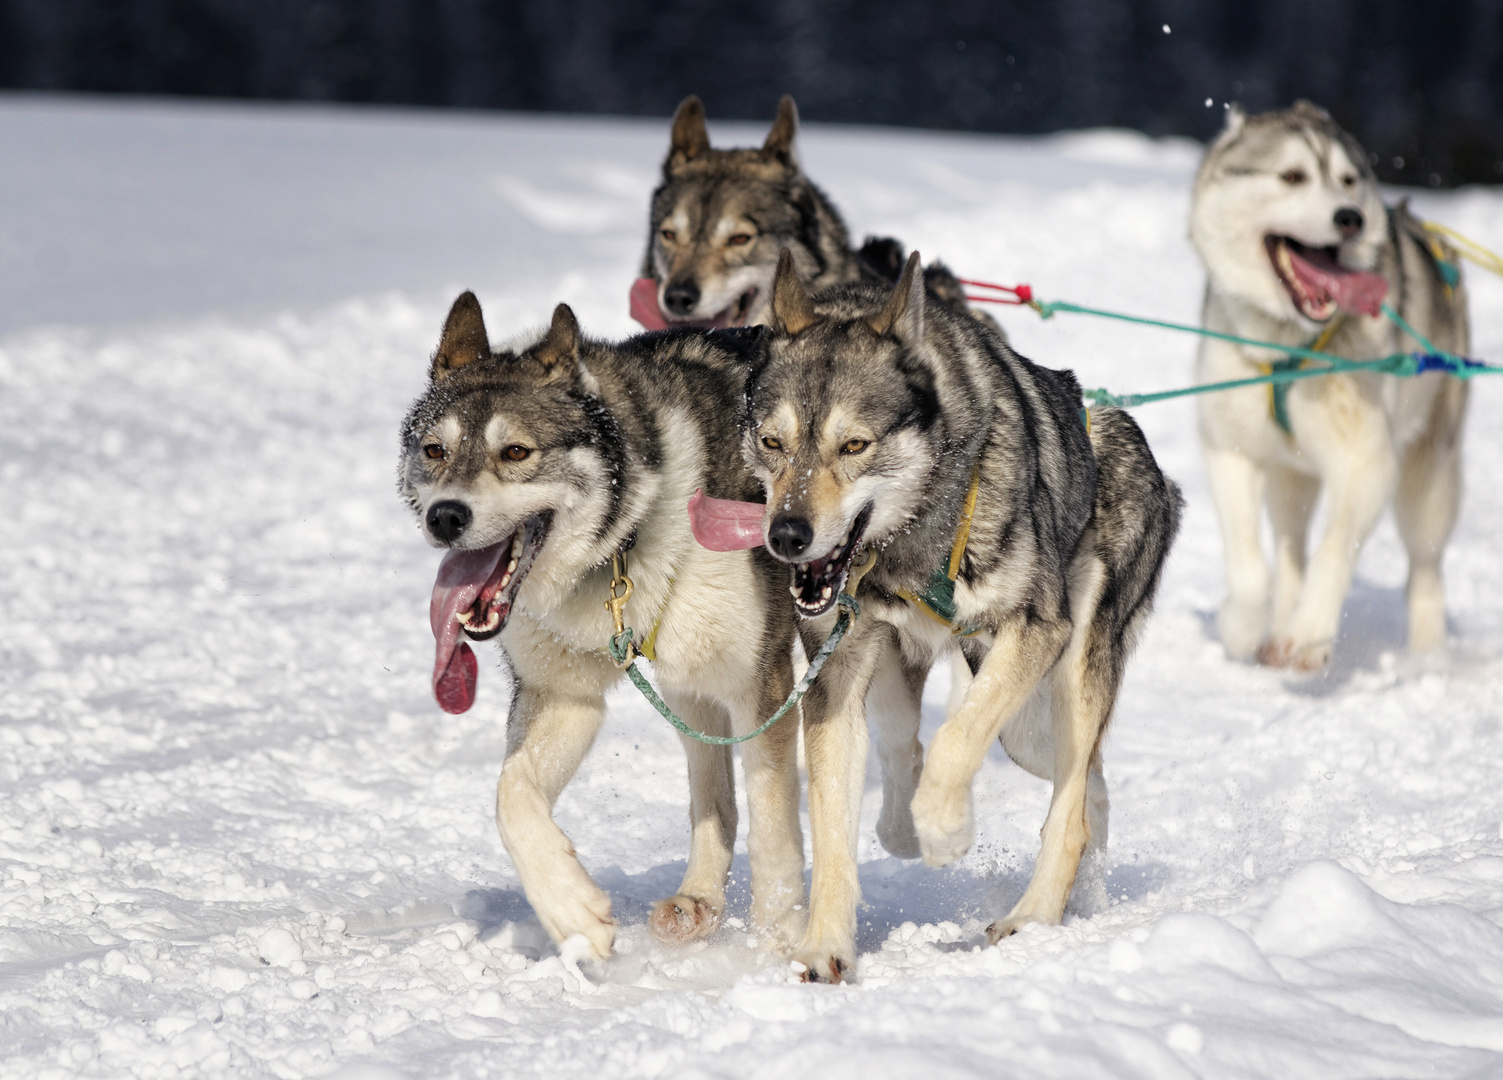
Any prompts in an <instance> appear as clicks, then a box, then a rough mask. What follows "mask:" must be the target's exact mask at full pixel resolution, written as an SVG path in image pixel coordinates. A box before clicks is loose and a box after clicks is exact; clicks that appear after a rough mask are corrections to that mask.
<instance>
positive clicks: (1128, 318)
mask: <svg viewBox="0 0 1503 1080" xmlns="http://www.w3.org/2000/svg"><path fill="white" fill-rule="evenodd" d="M1030 306H1031V307H1033V308H1034V309H1035V310H1037V311H1038V313H1039V314H1040V315H1041V316H1043V317H1044V318H1046V319H1050V318H1053V317H1054V313H1055V312H1057V311H1064V312H1070V313H1073V314H1076V315H1095V316H1097V317H1099V318H1102V319H1117V320H1120V321H1121V322H1130V323H1138V324H1139V325H1141V326H1158V327H1162V328H1163V329H1165V330H1178V331H1180V332H1182V333H1186V334H1198V335H1200V336H1201V337H1208V338H1216V339H1218V340H1220V341H1230V342H1231V343H1232V344H1234V345H1250V346H1252V347H1253V348H1255V349H1271V350H1272V351H1274V352H1277V353H1283V354H1284V355H1285V356H1298V357H1300V358H1301V359H1304V360H1324V361H1326V362H1327V363H1330V362H1332V361H1336V362H1339V363H1354V362H1355V361H1351V360H1347V361H1342V360H1341V357H1339V356H1332V355H1331V354H1330V353H1324V352H1316V351H1315V350H1314V349H1305V348H1301V347H1299V346H1297V345H1279V344H1276V343H1275V342H1272V341H1259V340H1257V339H1256V338H1245V337H1239V336H1238V335H1236V334H1223V333H1222V332H1221V331H1220V330H1207V329H1206V328H1205V327H1203V326H1190V325H1189V324H1188V323H1177V322H1168V321H1167V320H1165V319H1145V318H1143V317H1141V316H1138V315H1123V314H1121V313H1120V312H1116V311H1103V310H1102V309H1100V308H1089V307H1082V306H1081V305H1080V304H1072V303H1070V302H1069V301H1068V300H1052V301H1043V300H1037V301H1034V303H1033V304H1031V305H1030Z"/></svg>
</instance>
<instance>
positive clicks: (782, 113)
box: [762, 94, 798, 162]
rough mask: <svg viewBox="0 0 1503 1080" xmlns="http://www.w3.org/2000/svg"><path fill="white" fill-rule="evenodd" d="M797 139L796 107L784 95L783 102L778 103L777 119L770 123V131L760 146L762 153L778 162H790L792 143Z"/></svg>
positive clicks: (789, 97) (791, 99)
mask: <svg viewBox="0 0 1503 1080" xmlns="http://www.w3.org/2000/svg"><path fill="white" fill-rule="evenodd" d="M797 138H798V106H797V105H795V104H794V103H793V98H792V97H791V96H790V95H788V94H784V95H783V100H781V101H779V102H778V118H777V119H776V120H774V121H773V122H772V130H771V131H769V132H768V133H767V141H766V142H764V143H763V144H762V153H763V155H765V156H766V157H772V158H777V159H778V160H779V161H785V162H787V161H792V160H793V143H794V140H796V139H797Z"/></svg>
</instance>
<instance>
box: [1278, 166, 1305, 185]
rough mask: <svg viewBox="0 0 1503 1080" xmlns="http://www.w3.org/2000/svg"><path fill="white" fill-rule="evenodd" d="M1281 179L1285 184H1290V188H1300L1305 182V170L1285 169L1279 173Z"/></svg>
mask: <svg viewBox="0 0 1503 1080" xmlns="http://www.w3.org/2000/svg"><path fill="white" fill-rule="evenodd" d="M1279 179H1280V180H1282V181H1284V183H1286V184H1288V185H1289V186H1290V187H1298V186H1299V185H1301V184H1303V183H1304V182H1305V170H1304V169H1285V170H1284V171H1283V172H1281V173H1279Z"/></svg>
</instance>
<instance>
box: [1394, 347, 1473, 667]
mask: <svg viewBox="0 0 1503 1080" xmlns="http://www.w3.org/2000/svg"><path fill="white" fill-rule="evenodd" d="M1432 377H1433V378H1437V379H1442V380H1444V383H1443V384H1442V386H1441V388H1440V391H1439V393H1438V394H1437V395H1436V401H1435V404H1434V407H1433V412H1432V413H1431V418H1430V423H1429V424H1428V425H1427V428H1426V430H1425V432H1424V434H1423V435H1421V436H1420V438H1419V439H1418V440H1417V441H1416V442H1415V443H1414V444H1413V445H1412V446H1410V447H1409V448H1408V450H1407V452H1406V453H1405V455H1404V459H1403V461H1402V462H1401V463H1400V466H1399V485H1398V489H1397V491H1395V493H1394V501H1393V516H1394V519H1395V520H1396V522H1397V523H1398V526H1399V535H1400V536H1401V537H1402V538H1403V540H1404V548H1405V550H1406V551H1408V553H1409V585H1408V588H1407V590H1406V594H1407V599H1408V607H1409V648H1410V649H1411V650H1413V651H1415V652H1426V651H1429V650H1431V649H1438V648H1440V647H1441V646H1442V645H1444V644H1445V640H1446V588H1445V582H1444V581H1443V580H1442V578H1441V568H1440V564H1441V558H1442V556H1444V554H1445V550H1446V542H1447V541H1448V540H1450V538H1451V530H1452V529H1453V528H1454V527H1455V525H1456V517H1457V514H1458V513H1459V512H1460V510H1461V421H1462V417H1463V415H1464V413H1465V409H1466V398H1467V384H1466V383H1464V382H1462V381H1461V380H1460V379H1453V378H1449V377H1448V376H1445V375H1435V376H1432Z"/></svg>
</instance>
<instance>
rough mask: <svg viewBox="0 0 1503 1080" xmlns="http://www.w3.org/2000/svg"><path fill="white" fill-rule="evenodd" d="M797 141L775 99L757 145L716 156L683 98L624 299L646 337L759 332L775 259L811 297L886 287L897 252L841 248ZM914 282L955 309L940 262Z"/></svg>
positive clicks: (878, 242) (846, 244) (877, 244)
mask: <svg viewBox="0 0 1503 1080" xmlns="http://www.w3.org/2000/svg"><path fill="white" fill-rule="evenodd" d="M797 137H798V108H797V106H795V105H794V102H793V98H791V97H787V96H785V97H784V98H783V99H782V101H781V102H779V104H778V115H777V119H776V120H774V121H773V125H772V130H771V131H769V132H768V134H767V139H766V140H765V141H764V142H763V144H762V145H761V147H756V148H753V147H747V148H738V149H733V150H716V149H714V148H712V147H711V146H710V136H709V132H708V130H707V129H706V127H705V110H704V105H703V104H702V103H701V102H700V100H699V98H697V97H688V98H685V99H684V101H683V102H682V103H681V104H680V105H679V107H678V111H677V112H676V113H675V114H674V117H673V132H672V135H671V137H670V140H669V146H668V156H667V157H666V158H665V159H664V160H663V173H662V180H661V182H660V183H659V185H658V187H657V190H656V191H654V192H653V195H652V205H651V210H650V212H649V223H648V224H649V231H648V237H647V251H646V253H645V255H644V256H643V260H642V277H641V278H640V279H638V281H637V283H636V285H635V286H634V287H633V289H632V297H631V299H632V305H631V310H632V315H633V317H635V318H636V319H637V321H639V322H640V323H642V325H643V326H646V327H647V328H648V329H660V328H662V327H664V326H670V325H697V326H707V327H724V326H755V325H760V324H763V323H765V322H766V321H767V312H768V303H769V301H770V299H771V297H772V276H773V272H774V271H775V270H776V269H777V265H778V258H779V256H780V255H781V253H782V252H784V251H788V252H790V253H792V256H793V263H794V267H795V268H796V269H797V270H798V273H799V276H800V277H801V278H802V279H803V281H804V283H805V284H806V285H807V286H808V287H809V288H811V289H823V288H825V287H827V286H830V285H835V284H838V283H841V282H849V281H861V280H870V281H884V282H887V283H889V284H890V283H891V282H893V281H895V280H897V276H898V273H899V272H900V271H901V270H902V268H903V250H902V246H901V245H900V244H899V243H898V242H897V241H896V240H892V239H887V238H874V237H872V238H868V239H867V240H866V242H865V243H864V244H863V245H862V247H861V248H860V250H853V249H852V248H851V246H850V236H849V233H848V232H847V230H846V225H845V221H844V220H843V219H842V218H841V216H840V213H839V211H837V210H836V209H835V206H834V204H832V203H831V202H830V200H829V198H828V197H827V196H826V195H825V193H824V192H823V191H821V190H820V189H819V188H818V187H817V186H815V184H814V183H813V181H811V180H810V179H809V178H808V176H806V175H805V174H804V171H803V168H802V166H801V165H800V164H799V159H798V153H797V149H796V141H797ZM924 276H925V282H926V284H927V286H928V287H929V289H930V290H931V291H932V292H933V293H934V294H935V295H936V296H938V297H940V298H941V299H943V300H945V301H946V302H947V303H951V304H954V305H956V306H958V307H960V308H964V307H965V295H964V289H963V288H962V287H961V285H960V282H959V281H957V280H956V279H955V277H954V275H952V274H951V273H950V272H949V270H947V269H946V268H945V267H944V266H943V265H942V264H940V263H935V264H933V265H931V266H930V267H928V268H927V269H926V270H925V274H924ZM977 317H979V318H983V319H988V320H989V319H990V316H987V315H985V314H984V313H978V316H977ZM992 325H993V326H995V323H993V324H992Z"/></svg>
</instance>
